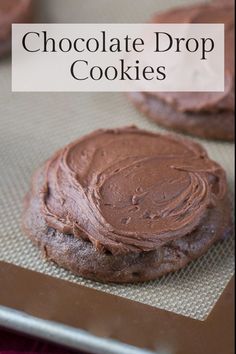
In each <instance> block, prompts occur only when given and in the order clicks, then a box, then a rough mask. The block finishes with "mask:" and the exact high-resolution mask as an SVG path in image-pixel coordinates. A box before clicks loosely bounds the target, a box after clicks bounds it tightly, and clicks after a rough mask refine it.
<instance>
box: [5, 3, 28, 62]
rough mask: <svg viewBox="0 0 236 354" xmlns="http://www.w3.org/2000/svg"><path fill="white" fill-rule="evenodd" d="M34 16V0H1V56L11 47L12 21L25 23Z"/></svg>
mask: <svg viewBox="0 0 236 354" xmlns="http://www.w3.org/2000/svg"><path fill="white" fill-rule="evenodd" d="M31 18H32V0H0V56H2V55H4V54H6V53H7V52H9V51H10V49H11V25H12V23H25V22H29V21H31Z"/></svg>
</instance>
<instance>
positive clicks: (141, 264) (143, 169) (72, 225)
mask: <svg viewBox="0 0 236 354" xmlns="http://www.w3.org/2000/svg"><path fill="white" fill-rule="evenodd" d="M230 209H231V207H230V202H229V199H228V195H227V184H226V177H225V173H224V170H223V169H222V168H221V167H220V166H219V165H218V164H217V163H215V162H214V161H212V160H210V159H209V157H208V156H207V153H206V151H205V150H204V149H203V148H202V147H201V146H200V145H198V144H196V143H193V142H191V141H189V140H185V139H180V138H177V137H175V136H172V135H160V134H153V133H149V132H147V131H143V130H139V129H137V128H135V127H129V128H120V129H115V130H98V131H95V132H94V133H92V134H89V135H87V136H85V137H83V138H81V139H79V140H77V141H75V142H73V143H71V144H70V145H68V146H66V147H65V148H63V149H61V150H60V151H58V152H57V153H56V154H55V155H54V156H53V157H52V158H50V159H49V160H48V161H47V162H46V163H45V164H44V165H43V166H42V167H41V168H40V169H39V170H38V171H37V173H36V174H35V176H34V177H33V180H32V187H31V190H30V192H29V193H28V195H27V197H26V200H25V207H24V214H23V228H24V230H25V232H26V233H27V234H28V235H29V236H30V237H31V239H32V240H33V241H35V243H36V244H37V245H38V246H39V247H40V248H41V249H42V250H43V252H44V254H45V256H46V257H47V258H48V259H50V260H53V261H55V262H56V263H57V264H59V265H61V266H63V267H65V268H68V269H70V270H71V271H72V272H74V273H75V274H78V275H82V276H84V277H87V278H91V279H95V280H99V281H104V282H120V283H122V282H137V281H146V280H151V279H156V278H158V277H159V276H161V275H164V274H166V273H169V272H173V271H176V270H178V269H180V268H182V267H184V266H185V265H186V264H187V263H188V262H190V261H191V260H193V259H195V258H197V257H199V256H201V255H202V254H203V253H204V252H206V251H207V250H208V248H209V247H210V246H211V245H212V244H213V243H214V242H216V241H218V240H220V239H223V238H226V237H227V236H228V235H229V234H230V232H231V228H232V226H231V211H230Z"/></svg>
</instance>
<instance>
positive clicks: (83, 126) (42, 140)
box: [0, 0, 234, 320]
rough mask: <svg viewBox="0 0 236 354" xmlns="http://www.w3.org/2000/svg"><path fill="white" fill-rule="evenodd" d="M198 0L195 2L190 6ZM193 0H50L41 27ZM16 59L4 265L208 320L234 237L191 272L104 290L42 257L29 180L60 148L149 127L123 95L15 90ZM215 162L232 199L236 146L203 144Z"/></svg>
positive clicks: (130, 18) (6, 133)
mask: <svg viewBox="0 0 236 354" xmlns="http://www.w3.org/2000/svg"><path fill="white" fill-rule="evenodd" d="M191 2H192V3H193V2H196V1H191ZM184 3H190V1H180V0H179V1H177V0H176V1H174V0H172V1H170V0H169V1H165V2H163V1H161V0H159V1H157V0H149V1H148V2H146V1H142V0H129V1H125V0H120V1H115V0H99V1H97V2H96V7H95V2H94V1H92V0H87V1H74V0H70V1H63V0H50V1H49V0H47V1H46V0H45V1H42V0H41V1H40V2H37V5H38V6H40V8H39V9H38V10H39V13H38V15H39V18H40V20H41V21H42V22H49V21H52V22H54V21H55V22H110V23H112V22H139V21H140V22H143V21H146V20H147V19H148V18H149V16H150V14H151V13H153V12H155V11H158V10H160V9H163V8H165V7H167V6H168V7H170V6H173V5H181V4H184ZM10 80H11V64H10V59H9V58H8V59H7V58H6V59H4V60H2V61H0V127H1V128H0V141H1V150H0V171H1V172H0V225H1V231H0V260H3V261H7V262H10V263H14V264H16V265H19V266H23V267H26V268H29V269H32V270H35V271H39V272H43V273H47V274H49V275H52V276H55V277H60V278H62V279H66V280H68V281H73V282H77V283H79V284H82V285H85V286H89V287H93V288H96V289H98V290H101V291H106V292H109V293H112V294H116V295H119V296H123V297H126V298H129V299H132V300H136V301H139V302H142V303H145V304H149V305H152V306H156V307H159V308H164V309H167V310H170V311H173V312H176V313H180V314H183V315H186V316H190V317H193V318H196V319H199V320H203V319H205V318H206V316H207V315H208V314H209V312H210V310H211V308H212V307H213V306H214V304H215V302H216V301H217V299H218V298H219V296H220V294H221V293H222V291H223V289H224V288H225V286H226V284H227V282H228V281H229V279H230V278H231V276H232V274H233V272H234V245H233V237H231V238H230V239H229V240H227V241H224V242H222V243H219V244H217V245H216V246H214V247H212V248H211V250H210V251H209V252H208V253H207V254H206V255H205V256H203V257H202V258H200V259H199V260H197V261H196V262H193V263H191V264H190V265H189V266H188V267H187V268H185V269H183V270H181V271H179V272H177V273H175V274H171V275H168V276H166V277H162V278H161V279H159V280H157V281H154V282H148V283H144V284H141V285H140V284H137V285H124V286H123V285H104V284H99V283H96V282H92V281H88V280H85V279H82V278H79V277H76V276H74V275H73V274H71V273H70V272H68V271H66V270H64V269H62V268H59V267H57V266H56V265H54V264H53V263H49V262H47V261H45V260H43V259H42V258H41V255H40V253H39V251H38V250H37V249H36V248H35V247H34V246H33V245H32V244H31V242H30V241H29V240H28V239H27V238H25V237H24V235H23V234H22V232H21V229H20V215H21V209H22V199H23V196H24V194H25V192H26V191H27V190H28V187H29V181H30V177H31V175H32V173H33V171H34V170H35V168H37V166H38V165H40V164H41V163H42V162H43V161H44V160H45V159H46V158H48V157H49V156H50V155H51V154H52V153H53V152H54V151H55V150H56V149H58V148H59V147H61V146H63V145H64V144H67V143H69V142H70V141H72V140H73V139H75V138H78V137H79V136H81V135H83V134H85V133H88V132H90V131H91V130H93V129H96V128H101V127H106V128H108V127H117V126H123V125H131V124H136V125H137V126H139V127H141V128H146V129H149V130H152V131H161V130H162V131H164V129H160V128H158V127H157V126H156V125H154V124H152V123H149V122H148V121H147V120H146V119H145V118H144V117H142V116H141V115H140V114H139V113H138V112H136V111H135V110H134V108H133V107H132V106H131V105H130V104H129V102H128V101H127V99H126V97H125V95H123V94H117V93H115V94H114V93H40V94H39V93H37V94H35V93H11V92H10V91H11V82H10ZM201 143H202V144H203V145H204V147H205V148H206V149H207V151H208V153H209V155H210V156H211V158H213V159H215V160H216V161H218V162H219V163H221V164H222V165H223V167H224V168H225V169H226V171H227V175H228V181H229V185H230V190H231V194H233V181H234V147H233V144H229V143H219V142H217V143H216V142H206V141H201Z"/></svg>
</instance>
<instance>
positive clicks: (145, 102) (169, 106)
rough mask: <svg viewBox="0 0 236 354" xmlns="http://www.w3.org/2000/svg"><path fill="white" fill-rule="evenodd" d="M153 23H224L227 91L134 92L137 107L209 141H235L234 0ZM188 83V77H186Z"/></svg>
mask: <svg viewBox="0 0 236 354" xmlns="http://www.w3.org/2000/svg"><path fill="white" fill-rule="evenodd" d="M152 22H153V23H224V25H225V90H224V92H133V93H129V94H128V96H129V98H130V100H131V101H132V102H133V103H134V105H135V106H136V107H137V108H138V109H139V110H140V111H141V112H142V113H144V114H145V115H146V116H147V117H149V118H150V119H151V120H153V121H154V122H156V123H158V124H160V125H162V126H164V127H167V128H172V129H174V130H177V131H180V132H183V133H187V134H191V135H195V136H199V137H202V138H207V139H218V140H228V141H230V140H233V139H234V124H235V123H234V122H235V116H234V114H235V112H234V111H235V106H234V95H235V85H234V80H235V72H234V27H235V26H234V1H232V0H225V1H223V0H221V1H220V0H216V1H212V2H211V3H205V4H197V5H192V6H188V7H180V8H175V9H171V10H169V11H166V12H163V13H160V14H157V15H156V16H154V18H153V19H152ZM222 55H223V53H222ZM183 80H184V77H183Z"/></svg>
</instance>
